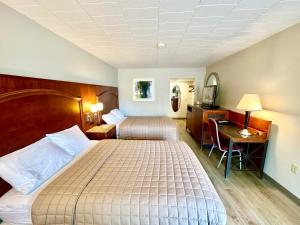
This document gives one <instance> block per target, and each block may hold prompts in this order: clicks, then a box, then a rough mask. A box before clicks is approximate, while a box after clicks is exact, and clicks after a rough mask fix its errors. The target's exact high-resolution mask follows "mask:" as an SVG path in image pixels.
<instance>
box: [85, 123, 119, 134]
mask: <svg viewBox="0 0 300 225" xmlns="http://www.w3.org/2000/svg"><path fill="white" fill-rule="evenodd" d="M114 127H115V125H114V124H102V125H100V126H94V127H92V128H91V129H89V130H87V131H86V133H107V132H109V131H110V130H111V129H113V128H114Z"/></svg>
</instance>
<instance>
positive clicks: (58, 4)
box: [36, 0, 81, 11]
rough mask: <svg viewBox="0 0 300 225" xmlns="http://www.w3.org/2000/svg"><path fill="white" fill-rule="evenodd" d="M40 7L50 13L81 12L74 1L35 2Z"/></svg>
mask: <svg viewBox="0 0 300 225" xmlns="http://www.w3.org/2000/svg"><path fill="white" fill-rule="evenodd" d="M36 1H37V2H39V3H40V5H41V6H44V7H46V8H47V9H49V10H52V11H61V10H64V11H66V10H67V11H70V10H81V7H80V5H79V4H78V3H77V1H74V0H51V1H49V0H36Z"/></svg>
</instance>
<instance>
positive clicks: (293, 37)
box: [207, 24, 300, 198]
mask: <svg viewBox="0 0 300 225" xmlns="http://www.w3.org/2000/svg"><path fill="white" fill-rule="evenodd" d="M214 71H215V72H218V73H219V76H220V82H221V85H222V86H221V95H220V103H221V105H222V106H224V107H227V108H230V109H233V110H236V109H235V107H236V105H237V104H238V102H239V100H240V98H241V97H242V95H243V94H245V93H257V94H259V95H260V97H261V99H262V104H263V108H264V109H265V111H262V112H257V113H253V115H255V116H257V117H261V118H264V119H268V120H272V121H273V125H272V131H271V138H270V145H269V148H268V153H267V159H266V165H265V169H264V171H265V173H267V174H268V175H269V176H271V177H272V178H273V179H275V180H276V181H277V182H278V183H280V184H281V185H283V186H284V187H285V188H287V189H288V190H289V191H290V192H292V193H293V194H295V195H296V196H297V197H299V198H300V174H298V175H294V174H293V173H291V171H290V167H291V163H296V164H297V165H298V166H300V24H297V25H295V26H293V27H291V28H289V29H287V30H285V31H282V32H280V33H278V34H276V35H274V36H272V37H270V38H268V39H266V40H264V41H262V42H260V43H258V44H256V45H254V46H252V47H250V48H248V49H246V50H243V51H241V52H239V53H237V54H235V55H233V56H230V57H228V58H226V59H225V60H222V61H220V62H218V63H216V64H214V65H210V66H208V68H207V74H208V73H210V72H214Z"/></svg>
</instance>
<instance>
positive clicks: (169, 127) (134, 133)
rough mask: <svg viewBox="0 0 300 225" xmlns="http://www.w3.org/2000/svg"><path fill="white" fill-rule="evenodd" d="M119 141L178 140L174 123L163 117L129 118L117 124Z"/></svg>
mask: <svg viewBox="0 0 300 225" xmlns="http://www.w3.org/2000/svg"><path fill="white" fill-rule="evenodd" d="M117 130H118V131H117V133H118V137H119V138H120V139H127V140H178V132H177V127H176V123H175V122H174V121H173V120H172V119H170V118H169V117H165V116H156V117H150V116H131V117H126V118H125V119H124V120H122V121H121V122H120V123H118V124H117Z"/></svg>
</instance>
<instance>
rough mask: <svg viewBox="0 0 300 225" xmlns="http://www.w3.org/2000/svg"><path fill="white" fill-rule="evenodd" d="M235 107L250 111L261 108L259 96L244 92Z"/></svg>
mask: <svg viewBox="0 0 300 225" xmlns="http://www.w3.org/2000/svg"><path fill="white" fill-rule="evenodd" d="M236 108H237V109H241V110H244V111H250V112H251V111H259V110H262V107H261V102H260V98H259V96H258V95H257V94H245V95H244V96H243V97H242V99H241V100H240V102H239V104H238V105H237V107H236Z"/></svg>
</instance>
